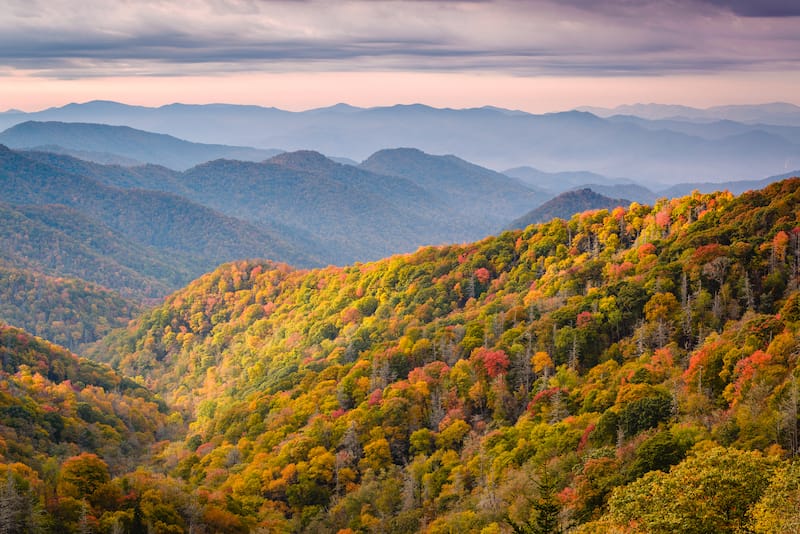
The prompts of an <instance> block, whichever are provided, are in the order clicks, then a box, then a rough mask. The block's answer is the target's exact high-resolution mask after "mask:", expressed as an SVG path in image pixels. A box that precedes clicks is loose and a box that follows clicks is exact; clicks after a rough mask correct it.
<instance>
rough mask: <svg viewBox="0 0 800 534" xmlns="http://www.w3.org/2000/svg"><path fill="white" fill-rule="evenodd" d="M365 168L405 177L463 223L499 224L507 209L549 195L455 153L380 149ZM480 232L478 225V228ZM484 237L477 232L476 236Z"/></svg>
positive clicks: (519, 207)
mask: <svg viewBox="0 0 800 534" xmlns="http://www.w3.org/2000/svg"><path fill="white" fill-rule="evenodd" d="M361 168H362V169H366V170H369V171H371V172H374V173H379V174H383V175H387V176H396V177H400V178H404V179H406V180H409V181H411V182H413V183H414V184H416V185H418V186H419V187H422V188H424V189H426V190H427V191H429V192H430V194H431V195H433V196H435V197H436V198H437V199H438V200H439V201H440V202H442V203H443V204H445V205H446V206H448V207H449V208H450V209H452V210H456V211H457V212H459V213H461V214H462V216H463V217H464V222H463V223H462V224H464V225H470V224H475V223H478V224H477V225H476V226H479V227H483V228H492V227H494V228H500V227H501V225H502V224H503V217H504V215H506V214H508V213H515V212H516V213H521V212H523V211H524V210H525V208H526V207H527V206H530V205H532V204H533V205H536V204H539V203H541V202H544V201H545V200H546V199H547V198H548V197H549V196H550V195H549V194H547V193H546V192H544V191H543V190H541V189H538V188H536V187H534V186H524V185H522V184H519V183H518V182H516V181H514V180H510V179H509V178H508V177H507V176H505V175H504V174H500V173H498V172H495V171H491V170H489V169H485V168H483V167H479V166H477V165H474V164H472V163H469V162H467V161H464V160H462V159H460V158H457V157H455V156H452V155H450V156H434V155H430V154H426V153H424V152H422V151H420V150H417V149H413V148H397V149H390V150H381V151H379V152H376V153H375V154H373V155H371V156H370V157H369V158H368V159H366V160H365V161H364V162H363V163H362V164H361ZM475 231H476V232H479V230H478V228H476V230H475ZM479 237H483V236H481V235H479V234H478V235H474V236H473V239H476V238H479Z"/></svg>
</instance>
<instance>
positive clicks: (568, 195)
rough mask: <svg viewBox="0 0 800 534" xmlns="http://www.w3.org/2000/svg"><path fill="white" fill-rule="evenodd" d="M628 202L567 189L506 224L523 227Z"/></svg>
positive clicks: (588, 190)
mask: <svg viewBox="0 0 800 534" xmlns="http://www.w3.org/2000/svg"><path fill="white" fill-rule="evenodd" d="M630 203H631V202H630V200H622V199H619V198H608V197H606V196H603V195H600V194H598V193H595V192H594V191H592V190H591V189H589V188H584V189H577V190H574V191H567V192H565V193H561V194H560V195H558V196H557V197H555V198H552V199H550V200H548V201H547V202H545V203H544V204H542V205H541V206H539V207H538V208H534V209H533V210H531V211H529V212H528V213H526V214H525V215H523V216H522V217H520V218H518V219H515V220H514V221H513V222H512V223H511V224H510V225H508V228H509V229H516V228H525V227H527V226H530V225H531V224H536V223H543V222H547V221H549V220H551V219H555V218H559V219H567V220H568V219H570V218H571V217H572V216H573V215H574V214H576V213H581V212H584V211H589V210H601V209H607V210H609V211H611V210H613V209H614V208H616V207H619V206H627V205H629V204H630Z"/></svg>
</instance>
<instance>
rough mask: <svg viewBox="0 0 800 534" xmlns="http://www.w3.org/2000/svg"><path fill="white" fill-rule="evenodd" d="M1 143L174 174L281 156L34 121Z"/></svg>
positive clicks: (98, 127) (1, 135)
mask: <svg viewBox="0 0 800 534" xmlns="http://www.w3.org/2000/svg"><path fill="white" fill-rule="evenodd" d="M0 143H3V144H5V145H6V146H8V147H10V148H16V149H42V150H46V149H47V148H48V147H55V149H56V150H55V151H57V152H63V153H67V154H70V155H76V156H78V157H82V158H83V159H88V160H92V161H98V162H100V163H117V162H116V161H114V159H117V160H119V162H121V163H124V162H125V161H129V162H130V163H133V164H141V163H155V164H158V165H163V166H165V167H169V168H171V169H176V170H185V169H188V168H189V167H193V166H194V165H197V164H199V163H203V162H206V161H209V160H213V159H219V158H229V159H240V160H248V161H261V160H264V159H267V158H270V157H272V156H274V155H275V154H278V153H280V152H281V151H280V150H274V149H272V150H264V149H256V148H250V147H239V146H226V145H220V144H203V143H192V142H189V141H185V140H183V139H178V138H176V137H173V136H170V135H165V134H157V133H151V132H145V131H142V130H137V129H134V128H130V127H128V126H109V125H106V124H89V123H67V122H36V121H27V122H23V123H21V124H17V125H16V126H13V127H11V128H9V129H8V130H6V131H4V132H2V133H0ZM49 151H51V152H53V150H49Z"/></svg>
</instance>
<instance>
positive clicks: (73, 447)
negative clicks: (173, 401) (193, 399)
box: [0, 324, 180, 533]
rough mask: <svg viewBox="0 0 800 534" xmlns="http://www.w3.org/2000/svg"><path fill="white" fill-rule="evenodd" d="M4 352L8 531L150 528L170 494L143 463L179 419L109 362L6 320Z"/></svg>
mask: <svg viewBox="0 0 800 534" xmlns="http://www.w3.org/2000/svg"><path fill="white" fill-rule="evenodd" d="M0 357H1V358H2V360H1V361H2V369H1V370H0V377H1V379H0V476H1V477H2V480H3V482H2V485H0V530H2V532H9V533H11V532H13V533H29V532H30V533H33V532H90V531H91V532H111V531H113V529H114V528H121V527H123V526H124V527H125V528H126V530H127V531H128V532H142V531H143V530H141V529H142V528H143V527H142V525H143V523H142V521H143V517H148V516H149V512H150V511H151V510H152V508H153V506H158V501H159V500H160V499H164V500H166V499H167V498H166V497H165V496H162V495H163V492H162V491H161V490H160V489H159V484H160V483H163V476H159V475H156V474H153V473H150V472H148V471H146V470H145V469H144V467H143V465H144V464H145V462H147V461H148V459H149V458H150V456H151V454H152V452H153V449H152V447H153V446H155V445H156V443H157V442H158V441H159V440H164V439H169V438H171V437H173V436H174V435H175V434H176V433H177V431H179V429H180V426H179V424H178V423H179V420H176V419H175V418H174V417H173V418H169V417H168V416H167V414H166V412H167V407H166V405H165V404H164V403H163V402H161V401H159V400H157V399H156V398H155V396H154V395H153V394H152V393H150V392H149V391H147V390H146V389H145V388H143V387H142V386H140V385H138V384H136V383H135V382H133V381H132V380H130V379H127V378H124V377H122V376H120V375H119V374H117V373H115V372H114V371H113V370H111V369H110V368H108V367H107V366H105V365H101V364H98V363H96V362H92V361H89V360H86V359H82V358H78V357H77V356H75V355H73V354H71V353H69V352H67V351H66V350H64V349H63V348H60V347H58V346H55V345H52V344H50V343H48V342H46V341H43V340H41V339H39V338H35V337H33V336H31V335H30V334H28V333H26V332H25V331H23V330H20V329H17V328H12V327H9V326H6V325H3V324H0ZM126 473H128V474H126ZM123 474H125V475H124V477H120V476H119V475H123ZM112 476H113V477H115V479H114V480H113V481H112ZM145 495H147V496H145ZM142 508H145V510H146V511H142ZM96 509H97V510H103V511H105V513H104V514H102V517H101V514H94V510H96ZM151 522H152V521H151ZM137 526H138V528H139V530H136V528H137ZM117 531H118V530H117Z"/></svg>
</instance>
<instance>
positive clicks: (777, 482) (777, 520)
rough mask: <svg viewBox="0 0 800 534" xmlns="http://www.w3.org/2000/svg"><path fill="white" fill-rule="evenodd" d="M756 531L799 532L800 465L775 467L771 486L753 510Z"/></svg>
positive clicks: (787, 533) (772, 532)
mask: <svg viewBox="0 0 800 534" xmlns="http://www.w3.org/2000/svg"><path fill="white" fill-rule="evenodd" d="M752 517H753V531H754V532H756V533H758V534H797V533H800V464H797V463H791V464H786V465H783V466H781V467H780V468H778V469H776V470H775V476H773V477H772V481H771V482H770V485H769V487H768V488H767V490H766V491H765V492H764V495H763V496H762V497H761V500H759V501H758V503H756V505H755V506H754V507H753V510H752Z"/></svg>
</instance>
